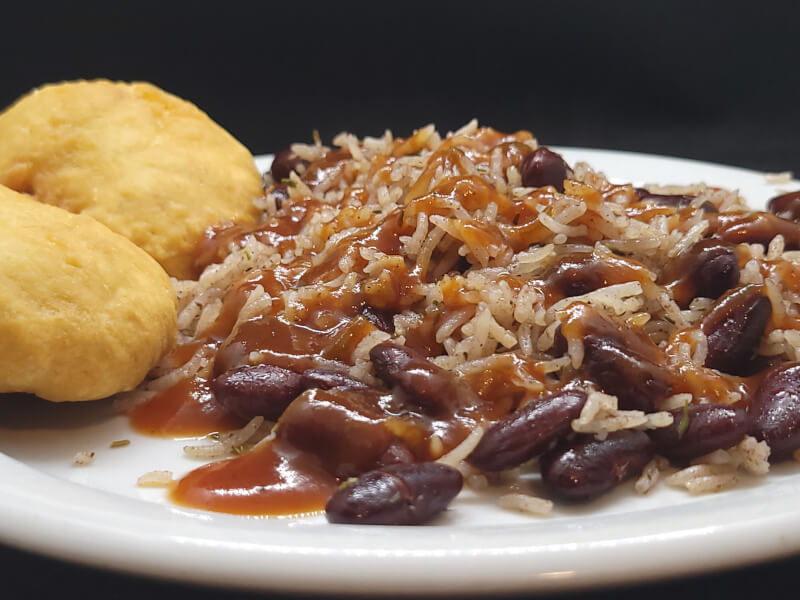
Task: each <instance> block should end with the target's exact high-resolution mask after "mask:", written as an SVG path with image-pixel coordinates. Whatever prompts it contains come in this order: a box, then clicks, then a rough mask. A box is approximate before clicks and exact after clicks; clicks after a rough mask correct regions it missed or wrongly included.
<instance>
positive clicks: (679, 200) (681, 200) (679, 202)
mask: <svg viewBox="0 0 800 600" xmlns="http://www.w3.org/2000/svg"><path fill="white" fill-rule="evenodd" d="M633 191H634V192H636V195H637V196H638V197H639V201H640V202H645V201H647V202H655V203H656V204H660V205H661V206H673V207H675V208H677V209H681V208H686V207H687V206H689V205H690V204H691V203H692V201H693V200H694V199H695V198H696V196H686V195H683V194H654V193H652V192H649V191H647V190H646V189H644V188H633ZM700 208H701V209H702V210H703V211H705V212H709V213H715V212H719V210H718V209H717V207H716V206H714V205H713V204H712V203H711V202H709V201H708V200H706V201H705V202H703V203H702V204H701V205H700Z"/></svg>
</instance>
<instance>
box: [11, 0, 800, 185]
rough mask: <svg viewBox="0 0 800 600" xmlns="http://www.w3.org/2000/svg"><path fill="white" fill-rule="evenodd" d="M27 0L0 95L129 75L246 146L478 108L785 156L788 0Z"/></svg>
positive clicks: (439, 119)
mask: <svg viewBox="0 0 800 600" xmlns="http://www.w3.org/2000/svg"><path fill="white" fill-rule="evenodd" d="M29 4H30V5H31V6H30V7H22V8H19V7H18V8H15V9H13V10H12V15H11V16H12V18H11V19H8V18H7V17H6V16H5V15H3V19H4V20H3V23H2V25H0V27H2V29H1V30H0V31H2V35H0V105H7V104H9V103H11V102H12V101H13V100H14V99H15V98H16V97H18V96H19V95H21V94H22V93H24V92H26V91H27V90H29V89H31V88H32V87H34V86H36V85H39V84H41V83H44V82H51V81H58V80H63V79H74V78H92V77H109V78H112V79H122V80H133V79H140V80H147V81H152V82H154V83H156V84H157V85H160V86H162V87H164V88H165V89H167V90H168V91H171V92H173V93H175V94H177V95H179V96H182V97H184V98H187V99H190V100H192V101H193V102H195V103H196V104H198V105H199V106H200V107H201V108H203V109H204V110H206V111H207V112H208V113H209V114H210V115H211V116H212V117H213V118H214V119H216V120H217V121H219V122H220V123H221V124H222V125H223V126H224V127H226V128H227V129H229V130H230V131H231V132H232V133H233V134H234V135H235V136H236V137H237V138H239V139H240V140H241V141H242V142H244V143H245V145H247V146H248V147H249V148H250V150H251V151H253V152H254V153H265V152H271V151H274V150H276V149H280V148H282V147H285V146H286V145H288V144H289V143H290V142H292V141H307V140H310V139H311V131H312V130H313V129H318V130H319V131H320V133H321V134H322V136H323V139H325V140H326V141H328V140H330V139H331V137H332V136H333V135H334V134H336V133H338V132H339V131H341V130H345V129H346V130H350V131H352V132H354V133H356V134H358V135H359V136H363V135H378V134H381V133H383V131H384V129H386V128H391V129H392V130H393V131H395V133H396V134H397V135H407V134H408V133H410V132H411V131H412V130H413V129H414V128H416V127H419V126H422V125H425V124H427V123H430V122H434V123H436V124H437V126H438V127H439V128H440V130H442V131H446V130H451V129H455V128H457V127H459V126H460V125H462V124H463V123H465V122H467V121H469V120H470V119H471V118H472V117H477V118H478V119H479V120H480V121H481V123H485V124H490V125H492V126H494V127H496V128H498V129H501V130H516V129H521V128H524V129H530V130H531V131H533V132H534V133H535V134H536V135H537V137H538V138H539V140H540V141H541V142H543V143H545V144H561V145H574V146H589V147H600V148H614V149H625V150H636V151H643V152H655V153H662V154H671V155H677V156H686V157H691V158H698V159H704V160H712V161H717V162H723V163H727V164H733V165H738V166H747V167H752V168H758V169H765V170H785V169H790V170H794V171H796V172H797V171H800V144H798V141H797V138H798V134H800V110H798V107H800V71H798V64H797V63H798V56H799V55H800V47H799V46H798V25H799V24H800V7H799V6H798V5H797V3H792V2H769V1H767V2H764V1H756V0H750V1H749V2H739V1H731V2H722V1H719V2H702V1H696V2H686V1H674V2H649V3H648V2H635V1H630V2H618V1H594V2H589V1H586V2H570V1H564V2H505V1H497V0H482V1H480V2H466V1H463V2H436V1H435V0H430V1H428V2H415V1H410V2H409V1H402V2H385V3H381V2H374V3H373V2H369V3H358V4H353V3H341V2H325V3H307V2H295V3H273V2H259V3H237V2H230V1H227V2H212V3H204V2H197V3H195V4H193V5H187V4H183V3H180V4H171V3H150V2H130V3H96V4H90V5H85V4H83V5H82V4H80V3H78V4H75V3H72V2H64V3H60V4H54V5H52V6H50V7H48V8H43V7H42V6H41V5H40V4H38V3H32V2H31V3H29ZM13 11H17V12H18V13H19V14H18V15H16V16H15V15H14V12H13Z"/></svg>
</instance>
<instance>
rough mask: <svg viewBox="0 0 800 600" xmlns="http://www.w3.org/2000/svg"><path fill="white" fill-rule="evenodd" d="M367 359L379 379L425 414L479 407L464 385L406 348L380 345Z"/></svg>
mask: <svg viewBox="0 0 800 600" xmlns="http://www.w3.org/2000/svg"><path fill="white" fill-rule="evenodd" d="M369 357H370V360H372V369H373V371H374V372H375V375H376V376H377V377H378V378H379V379H381V380H382V381H383V382H384V383H385V384H386V385H387V386H389V387H395V388H399V389H400V390H402V392H403V399H404V400H406V401H409V402H411V403H413V404H415V405H416V406H418V407H420V408H422V410H424V411H425V412H427V413H430V414H441V413H446V412H453V410H454V409H455V407H457V406H469V405H477V404H478V403H479V399H478V397H477V395H476V394H475V392H474V391H472V389H471V388H470V387H469V386H468V385H467V384H465V383H464V382H462V381H459V380H458V379H456V378H455V376H454V375H453V374H452V373H450V372H448V371H445V370H444V369H442V368H440V367H437V366H436V365H435V364H433V363H432V362H430V361H429V360H428V359H427V358H425V356H423V355H422V354H421V353H419V352H417V351H416V350H413V349H411V348H409V347H408V346H400V345H399V344H393V343H391V342H383V343H381V344H378V345H376V346H375V347H373V348H372V350H370V352H369Z"/></svg>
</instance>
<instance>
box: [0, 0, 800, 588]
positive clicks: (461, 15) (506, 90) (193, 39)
mask: <svg viewBox="0 0 800 600" xmlns="http://www.w3.org/2000/svg"><path fill="white" fill-rule="evenodd" d="M24 2H25V0H18V2H16V3H14V5H13V7H12V6H9V4H10V3H4V4H3V6H2V11H0V105H2V106H5V105H7V104H9V103H11V102H12V101H13V100H14V99H15V98H16V97H18V96H19V95H21V94H22V93H24V92H26V91H27V90H29V89H31V88H32V87H34V86H36V85H39V84H42V83H45V82H52V81H58V80H62V79H73V78H79V77H86V78H90V77H101V76H102V77H110V78H113V79H123V80H131V79H142V80H149V81H152V82H154V83H156V84H158V85H160V86H162V87H164V88H166V89H167V90H169V91H171V92H173V93H175V94H178V95H180V96H183V97H185V98H188V99H190V100H192V101H193V102H195V103H196V104H198V105H199V106H200V107H202V108H203V109H205V110H206V111H207V112H208V113H210V114H211V116H212V117H213V118H215V119H216V120H217V121H219V122H220V123H221V124H222V125H223V126H224V127H226V128H227V129H229V130H230V131H231V132H232V133H233V134H234V135H235V136H236V137H238V138H239V139H240V140H242V141H243V142H244V143H245V144H246V145H247V146H248V147H249V148H250V149H251V150H252V151H253V152H254V153H264V152H270V151H273V150H275V149H280V148H282V147H285V146H286V145H287V144H288V143H290V142H291V141H298V140H309V139H310V137H311V131H312V129H314V128H316V129H318V130H319V131H320V132H321V134H322V136H323V138H325V139H326V140H329V139H330V138H331V136H332V135H334V134H335V133H336V132H338V131H340V130H342V129H349V130H352V131H353V132H355V133H357V134H358V135H367V134H372V135H375V134H380V133H381V132H382V131H383V130H384V129H385V128H387V127H390V128H392V129H393V130H395V132H396V133H398V134H399V135H406V134H408V133H409V132H410V131H411V130H412V129H413V128H415V127H418V126H420V125H423V124H426V123H429V122H435V123H436V124H437V125H438V126H439V127H440V128H441V129H442V130H447V129H453V128H456V127H458V126H459V125H461V124H462V123H464V122H466V121H468V120H469V119H470V118H472V117H473V116H474V117H478V118H479V119H480V120H481V121H482V122H483V123H487V124H491V125H494V126H495V127H497V128H499V129H505V130H513V129H518V128H528V129H531V130H532V131H534V132H535V133H536V135H537V136H538V137H539V139H540V140H541V141H543V142H544V143H548V144H563V145H577V146H594V147H604V148H617V149H626V150H638V151H644V152H655V153H662V154H673V155H681V156H688V157H693V158H698V159H704V160H711V161H717V162H723V163H729V164H734V165H740V166H746V167H751V168H757V169H766V170H784V169H790V170H793V171H794V172H795V173H798V172H800V144H798V135H799V134H800V73H799V72H798V66H797V61H798V56H799V55H800V48H799V47H798V24H799V23H800V3H792V2H784V3H780V2H765V1H756V0H750V1H749V2H738V1H729V2H722V1H720V2H701V1H699V0H696V1H695V2H685V1H675V2H645V1H641V2H635V1H631V2H625V3H622V2H611V1H599V0H598V1H594V2H567V1H562V2H546V3H545V2H528V3H523V2H520V3H509V2H499V1H496V0H481V1H480V2H466V1H463V2H435V1H433V0H430V1H428V2H424V3H420V2H407V1H403V2H386V3H380V2H374V3H364V4H361V5H358V6H356V5H353V4H343V3H341V2H327V3H318V4H315V3H308V2H303V3H300V2H295V3H291V4H289V3H288V2H284V3H268V2H260V3H247V4H242V3H236V2H230V1H228V2H219V1H217V2H213V3H205V2H201V1H200V0H197V2H195V3H193V4H192V5H182V4H181V5H176V4H170V3H166V2H162V3H147V2H135V1H128V2H124V3H123V2H120V3H116V2H108V3H96V4H94V5H88V4H86V3H76V2H62V3H59V4H53V5H48V4H42V3H41V2H32V1H30V0H28V1H27V3H24ZM0 143H2V140H0ZM665 178H666V179H668V174H666V175H665ZM722 183H724V182H722ZM798 569H800V558H793V559H789V560H787V561H784V562H776V563H771V564H769V565H767V566H763V567H754V568H750V569H746V570H741V571H738V572H735V573H727V574H725V575H723V576H716V575H709V576H706V577H703V578H701V579H692V580H688V581H681V582H673V583H669V584H664V585H651V586H646V587H636V588H632V589H628V590H624V591H613V592H599V593H598V594H597V595H589V596H588V597H591V598H596V599H597V600H600V599H605V598H625V599H628V598H630V599H631V600H632V599H633V598H643V597H646V598H658V599H661V598H664V599H666V598H676V597H680V598H686V599H687V600H688V599H689V598H705V597H728V598H745V597H747V598H750V597H758V596H759V594H761V595H764V594H766V595H764V597H770V598H773V597H775V598H778V597H781V596H782V594H781V591H782V590H787V589H790V588H788V587H787V586H792V587H791V589H795V590H796V585H795V581H796V573H797V572H798ZM0 575H2V580H3V589H4V593H5V594H6V597H9V598H40V597H50V596H53V595H54V594H63V593H64V592H65V591H66V592H67V593H71V592H77V593H80V594H81V596H82V597H84V598H86V599H87V600H88V599H89V598H98V599H99V598H109V597H119V598H145V597H169V598H173V600H178V599H182V598H193V599H195V600H197V599H198V598H220V597H223V598H234V597H236V598H241V597H243V596H242V595H240V594H229V593H225V592H218V591H212V590H205V591H201V590H194V589H192V588H186V587H182V586H173V585H166V584H160V583H156V582H147V581H144V580H138V579H131V578H128V577H121V576H116V575H112V574H104V573H100V572H97V571H95V570H92V569H86V568H76V567H72V566H68V565H67V564H62V563H56V562H53V561H50V560H47V559H40V558H35V557H32V556H29V555H27V554H25V553H22V552H18V551H16V550H12V549H9V548H3V547H0ZM377 591H379V590H376V592H377ZM787 593H788V592H787ZM790 596H791V594H789V595H787V596H785V597H790ZM568 597H569V598H578V597H580V598H586V597H587V596H585V595H583V594H581V595H580V596H578V595H570V596H568ZM565 598H566V597H565Z"/></svg>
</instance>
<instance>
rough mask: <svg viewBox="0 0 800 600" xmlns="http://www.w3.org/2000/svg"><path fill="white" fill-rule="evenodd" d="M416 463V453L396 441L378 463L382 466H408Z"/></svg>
mask: <svg viewBox="0 0 800 600" xmlns="http://www.w3.org/2000/svg"><path fill="white" fill-rule="evenodd" d="M413 462H414V453H413V452H411V449H410V448H409V447H408V446H406V445H405V444H404V443H403V442H401V441H399V440H394V441H393V442H392V443H391V444H389V447H388V448H386V451H385V452H384V453H383V454H382V455H381V457H380V459H379V460H378V463H379V464H380V465H381V466H388V465H396V464H407V463H413Z"/></svg>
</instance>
